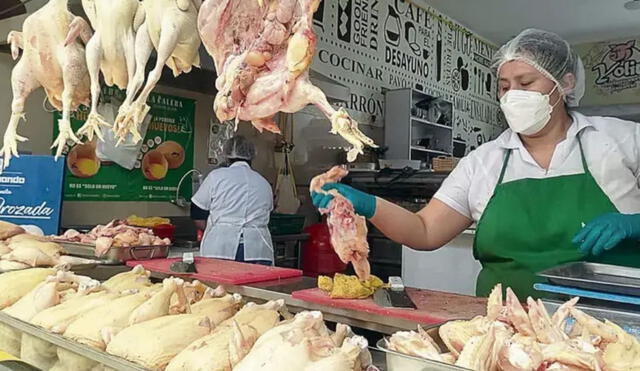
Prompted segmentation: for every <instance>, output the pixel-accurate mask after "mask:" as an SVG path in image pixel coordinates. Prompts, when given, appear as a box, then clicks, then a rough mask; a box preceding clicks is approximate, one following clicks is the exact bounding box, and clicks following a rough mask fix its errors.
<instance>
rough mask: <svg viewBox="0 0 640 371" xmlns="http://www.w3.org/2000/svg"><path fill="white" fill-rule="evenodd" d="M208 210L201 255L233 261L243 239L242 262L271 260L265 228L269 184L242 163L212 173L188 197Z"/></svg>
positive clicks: (270, 195)
mask: <svg viewBox="0 0 640 371" xmlns="http://www.w3.org/2000/svg"><path fill="white" fill-rule="evenodd" d="M191 201H192V202H193V203H194V204H195V205H196V206H198V207H199V208H201V209H203V210H209V218H208V220H207V228H206V230H205V232H204V236H203V238H202V243H201V246H200V252H201V254H202V255H203V256H207V257H212V258H222V259H232V260H233V259H235V257H236V252H237V251H238V244H239V243H240V236H241V235H242V236H243V239H244V259H245V260H247V261H250V260H271V261H273V245H272V241H271V234H270V233H269V229H268V228H267V225H268V224H269V215H270V213H271V210H273V192H272V191H271V185H269V183H268V182H267V181H266V179H264V178H263V177H262V176H261V175H260V174H258V173H257V172H255V171H253V170H252V169H251V167H250V166H249V164H247V163H246V162H235V163H233V164H232V165H231V166H229V167H226V168H219V169H216V170H213V171H212V172H211V173H209V175H207V177H206V178H205V180H204V182H203V183H202V185H201V186H200V188H199V189H198V191H197V192H196V194H195V195H194V196H193V197H192V198H191Z"/></svg>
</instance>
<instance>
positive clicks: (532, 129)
mask: <svg viewBox="0 0 640 371" xmlns="http://www.w3.org/2000/svg"><path fill="white" fill-rule="evenodd" d="M557 87H558V86H557V85H556V86H555V87H554V88H553V90H551V91H550V92H549V94H542V93H540V92H537V91H527V90H509V91H508V92H506V93H505V95H503V96H502V98H500V108H501V109H502V112H503V113H504V116H505V118H506V119H507V123H509V127H510V128H511V130H513V131H514V132H516V133H519V134H524V135H533V134H536V133H539V132H540V131H541V130H542V129H544V127H545V126H547V124H548V123H549V120H551V112H553V108H554V107H555V106H556V105H557V104H558V103H559V102H560V101H561V100H562V97H560V98H559V99H558V101H557V102H556V103H555V104H554V105H553V106H552V105H551V104H549V97H550V96H551V94H553V92H554V91H555V90H556V89H557Z"/></svg>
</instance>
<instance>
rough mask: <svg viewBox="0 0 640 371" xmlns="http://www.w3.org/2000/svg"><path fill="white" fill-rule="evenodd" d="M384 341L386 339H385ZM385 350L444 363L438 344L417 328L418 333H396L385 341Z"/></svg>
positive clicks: (420, 328)
mask: <svg viewBox="0 0 640 371" xmlns="http://www.w3.org/2000/svg"><path fill="white" fill-rule="evenodd" d="M385 340H386V339H385ZM386 344H387V348H389V349H391V350H393V351H396V352H400V353H403V354H408V355H411V356H416V357H421V358H425V359H432V360H434V361H439V362H445V359H444V358H443V357H442V351H441V350H440V347H438V344H436V342H435V341H434V340H433V339H432V338H431V336H429V334H427V333H426V331H424V330H423V329H422V327H420V326H418V331H417V332H416V331H398V332H396V333H394V334H393V335H392V336H391V337H390V338H389V339H388V340H386Z"/></svg>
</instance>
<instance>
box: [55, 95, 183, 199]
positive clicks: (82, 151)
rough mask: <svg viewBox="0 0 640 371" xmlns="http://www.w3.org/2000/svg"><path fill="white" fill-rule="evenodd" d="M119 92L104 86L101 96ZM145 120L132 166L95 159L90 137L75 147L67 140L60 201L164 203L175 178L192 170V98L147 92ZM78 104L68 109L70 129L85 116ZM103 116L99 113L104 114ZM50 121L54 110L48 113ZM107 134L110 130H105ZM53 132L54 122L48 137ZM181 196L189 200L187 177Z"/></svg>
mask: <svg viewBox="0 0 640 371" xmlns="http://www.w3.org/2000/svg"><path fill="white" fill-rule="evenodd" d="M123 96H124V92H123V91H121V90H118V89H115V88H108V87H107V88H104V89H103V91H102V99H103V100H105V101H114V102H115V101H119V100H120V98H122V97H123ZM147 104H149V105H150V106H151V110H150V111H149V113H150V115H151V120H150V122H149V124H148V129H147V132H146V135H145V137H144V138H143V140H142V144H141V146H140V148H139V149H136V152H137V154H136V153H133V154H132V155H133V156H137V157H135V158H133V159H135V161H134V163H133V166H132V169H126V168H124V167H121V166H119V165H118V164H116V163H115V162H113V161H112V159H108V158H100V156H99V155H100V151H97V150H96V147H97V143H96V139H94V141H93V142H88V143H84V144H80V145H75V144H74V143H67V145H66V146H65V150H64V153H66V155H67V161H66V166H65V168H66V170H65V171H66V174H67V175H66V177H65V182H64V199H65V200H78V201H170V200H173V199H174V198H175V196H176V189H177V186H178V182H179V181H180V178H182V176H183V175H184V174H185V173H186V172H187V171H189V170H191V169H192V168H193V136H194V124H195V101H194V100H192V99H187V98H182V97H174V96H170V95H166V94H158V93H151V95H150V96H149V100H148V102H147ZM88 113H89V112H88V109H87V108H86V107H84V106H82V107H81V108H80V109H79V110H78V111H76V112H74V113H72V117H71V127H72V128H73V130H74V131H77V130H78V129H79V128H80V127H81V126H82V125H83V124H84V120H85V119H86V117H87V115H88ZM106 117H107V116H105V118H106ZM53 118H54V122H56V123H57V120H58V119H59V118H60V113H59V112H55V113H54V115H53ZM105 134H107V135H113V134H112V133H111V132H108V133H105ZM57 135H58V130H57V125H54V138H55V137H56V136H57ZM181 192H182V196H183V197H185V198H186V199H190V198H191V178H187V179H185V180H184V181H183V184H182V187H181Z"/></svg>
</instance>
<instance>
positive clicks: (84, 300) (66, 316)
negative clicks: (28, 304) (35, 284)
mask: <svg viewBox="0 0 640 371" xmlns="http://www.w3.org/2000/svg"><path fill="white" fill-rule="evenodd" d="M117 296H118V294H114V293H108V292H106V291H101V292H96V293H92V294H89V295H76V296H74V297H72V298H70V299H68V300H67V301H65V302H64V303H61V304H59V305H56V306H54V307H51V308H47V309H45V310H43V311H41V312H40V313H38V314H36V315H35V316H34V317H33V318H32V319H31V321H30V322H31V323H32V324H34V325H36V326H40V327H42V328H44V329H45V330H49V331H51V332H54V333H58V334H61V333H63V332H64V331H65V330H66V329H67V326H68V325H69V324H70V323H71V322H73V321H74V320H75V319H76V318H77V317H78V316H79V315H81V314H82V313H85V312H87V311H88V310H91V309H93V308H96V307H99V306H102V305H105V304H107V303H108V302H109V301H111V300H113V299H114V298H116V297H117ZM56 348H57V347H56V346H55V345H53V344H51V343H49V342H47V341H45V340H42V339H39V338H37V337H34V336H31V335H28V334H23V335H22V344H21V349H20V359H21V360H23V361H25V362H27V363H29V364H31V365H33V366H35V367H38V368H40V369H43V370H48V369H50V368H51V367H52V366H53V365H54V364H55V363H56V361H57V358H58V357H57V353H56Z"/></svg>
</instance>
